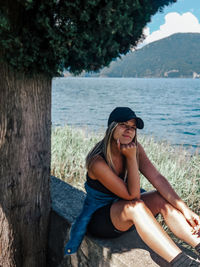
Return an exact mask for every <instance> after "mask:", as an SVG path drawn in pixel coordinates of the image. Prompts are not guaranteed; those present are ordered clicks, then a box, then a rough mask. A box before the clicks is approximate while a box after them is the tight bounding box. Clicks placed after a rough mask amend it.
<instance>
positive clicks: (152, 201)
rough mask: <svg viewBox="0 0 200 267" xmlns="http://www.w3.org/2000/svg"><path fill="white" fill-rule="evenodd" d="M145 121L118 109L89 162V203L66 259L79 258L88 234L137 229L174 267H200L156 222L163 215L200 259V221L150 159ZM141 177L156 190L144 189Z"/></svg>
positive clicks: (115, 233)
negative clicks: (142, 133)
mask: <svg viewBox="0 0 200 267" xmlns="http://www.w3.org/2000/svg"><path fill="white" fill-rule="evenodd" d="M143 127H144V123H143V120H142V119H141V118H139V117H137V116H136V114H135V112H134V111H132V110H131V109H130V108H128V107H117V108H115V109H114V110H113V111H112V112H111V114H110V116H109V119H108V128H107V131H106V134H105V137H104V138H103V140H102V141H100V142H99V143H97V144H96V145H95V147H94V148H93V149H92V150H91V151H90V153H89V154H88V156H87V158H86V166H87V170H88V172H87V182H86V191H87V197H86V200H85V203H84V207H83V210H82V213H81V214H80V216H79V217H78V219H77V220H76V222H75V224H74V225H73V226H72V229H71V234H70V241H69V242H68V244H67V245H66V247H65V254H71V253H74V252H76V250H77V249H78V246H79V245H80V243H81V240H82V238H83V236H84V233H85V231H86V229H87V231H88V232H89V233H90V234H91V235H94V236H96V237H102V238H113V237H119V236H120V235H122V234H123V233H125V232H127V231H129V230H130V229H131V227H135V228H136V230H137V232H138V234H139V235H140V237H141V238H142V240H143V241H144V242H145V243H146V244H147V245H148V246H149V247H150V248H151V249H152V250H153V251H155V252H156V253H157V254H159V255H160V256H161V257H163V258H164V259H165V260H166V261H168V262H170V263H171V266H200V262H199V261H198V260H194V259H191V258H189V257H188V256H187V255H185V254H184V253H183V252H182V251H181V250H180V248H178V247H177V246H176V244H175V243H174V242H173V241H172V239H171V238H170V237H169V236H168V235H167V233H166V232H165V231H164V230H163V228H162V227H161V226H160V224H159V223H158V222H157V221H156V219H155V216H156V215H157V214H159V213H161V214H162V216H163V217H164V220H165V222H166V224H167V225H168V226H169V228H170V229H171V231H172V232H173V233H174V234H175V235H176V236H177V237H178V238H180V239H182V240H183V241H185V242H187V243H188V244H189V245H191V246H192V247H194V248H195V249H196V251H197V252H198V253H200V230H199V229H200V218H199V216H198V215H197V214H195V213H194V212H193V211H191V210H190V209H189V208H188V207H187V205H186V204H185V203H184V202H183V201H182V200H181V199H180V197H179V196H178V195H177V194H176V192H175V191H174V190H173V189H172V187H171V185H170V184H169V182H168V181H167V180H166V178H165V177H163V176H162V175H161V174H160V173H159V171H158V170H157V169H156V168H155V167H154V165H153V164H152V163H151V161H150V160H149V159H148V157H147V155H146V153H145V151H144V149H143V147H142V145H141V144H139V143H138V142H137V128H138V129H142V128H143ZM139 172H141V173H142V174H143V175H144V176H145V177H146V178H147V179H148V180H149V182H150V183H151V184H152V185H153V186H154V187H155V189H156V190H155V191H151V192H144V190H142V189H141V188H140V176H139Z"/></svg>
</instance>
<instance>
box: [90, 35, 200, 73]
mask: <svg viewBox="0 0 200 267" xmlns="http://www.w3.org/2000/svg"><path fill="white" fill-rule="evenodd" d="M195 73H196V74H195ZM198 74H200V33H177V34H174V35H171V36H169V37H167V38H164V39H161V40H159V41H156V42H153V43H150V44H148V45H146V46H144V47H143V48H141V49H138V50H137V51H134V52H130V53H128V54H127V55H126V56H123V57H122V59H120V60H117V61H114V62H112V63H111V64H110V67H109V68H104V69H102V70H101V71H100V73H99V74H98V76H106V77H186V78H189V77H193V76H195V75H197V77H198ZM86 76H89V75H87V74H86ZM92 76H94V75H92ZM95 76H97V74H96V75H95Z"/></svg>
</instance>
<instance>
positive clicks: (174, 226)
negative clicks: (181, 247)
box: [141, 192, 200, 247]
mask: <svg viewBox="0 0 200 267" xmlns="http://www.w3.org/2000/svg"><path fill="white" fill-rule="evenodd" d="M141 198H142V200H143V201H144V202H145V204H146V205H147V207H148V208H149V209H150V210H151V212H152V213H153V214H154V215H156V214H157V213H161V214H162V215H163V217H164V220H165V222H166V224H167V225H168V226H169V228H170V230H171V231H172V232H173V233H174V234H175V235H176V236H177V237H178V238H180V239H181V240H183V241H185V242H186V243H188V244H189V245H191V246H192V247H195V246H197V245H198V244H199V243H200V237H199V236H198V235H194V234H192V227H191V226H190V225H189V224H188V223H187V221H186V220H185V218H184V216H183V214H182V213H181V212H180V211H179V210H177V209H175V208H174V207H173V206H172V205H171V204H169V203H168V202H167V201H166V200H165V199H164V198H163V197H162V196H161V195H160V194H159V193H157V192H149V193H145V194H142V196H141Z"/></svg>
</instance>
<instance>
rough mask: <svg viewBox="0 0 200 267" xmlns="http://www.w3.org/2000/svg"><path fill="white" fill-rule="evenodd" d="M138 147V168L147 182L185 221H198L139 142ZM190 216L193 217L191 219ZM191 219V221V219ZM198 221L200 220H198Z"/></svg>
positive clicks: (191, 222)
mask: <svg viewBox="0 0 200 267" xmlns="http://www.w3.org/2000/svg"><path fill="white" fill-rule="evenodd" d="M138 148H139V170H140V172H141V173H142V174H143V175H144V176H145V177H146V178H147V179H148V180H149V182H150V183H151V184H152V185H153V186H154V187H155V188H156V189H157V190H158V192H159V193H160V194H161V195H162V196H163V197H164V198H165V199H166V200H167V201H168V202H169V203H170V204H171V205H172V206H174V207H175V208H176V209H178V210H180V211H181V212H182V213H183V215H184V216H185V218H186V219H187V221H190V224H191V225H192V226H194V223H193V222H194V221H195V220H196V221H198V220H199V217H198V216H197V215H196V214H195V213H193V212H192V211H191V210H190V209H189V208H188V206H187V205H186V204H185V203H184V202H183V200H182V199H181V198H180V197H179V196H178V195H177V193H176V192H175V191H174V189H173V188H172V186H171V185H170V183H169V182H168V181H167V179H166V178H165V177H164V176H163V175H162V174H161V173H160V172H159V171H158V170H157V169H156V168H155V166H154V165H153V164H152V163H151V161H150V160H149V158H148V157H147V155H146V153H145V151H144V149H143V147H142V146H141V144H138ZM191 217H193V218H192V219H191ZM191 220H192V221H191ZM198 223H200V221H199V222H198ZM196 224H197V223H196Z"/></svg>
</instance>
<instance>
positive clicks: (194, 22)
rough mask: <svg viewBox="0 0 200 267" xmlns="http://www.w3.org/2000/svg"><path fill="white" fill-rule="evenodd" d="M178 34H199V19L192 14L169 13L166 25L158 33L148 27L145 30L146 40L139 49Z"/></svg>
mask: <svg viewBox="0 0 200 267" xmlns="http://www.w3.org/2000/svg"><path fill="white" fill-rule="evenodd" d="M178 32H198V33H200V23H199V21H198V19H197V18H196V17H195V16H194V15H193V14H192V13H191V12H187V13H184V14H182V15H180V14H179V13H176V12H172V13H168V14H167V15H166V16H165V23H164V24H163V25H161V26H160V29H159V30H158V31H155V32H152V34H150V30H149V28H148V27H146V28H145V29H144V34H145V35H146V36H147V37H146V39H145V40H144V42H143V43H142V44H140V45H139V47H141V46H144V45H146V44H148V43H151V42H154V41H157V40H160V39H162V38H165V37H168V36H170V35H172V34H174V33H178Z"/></svg>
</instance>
